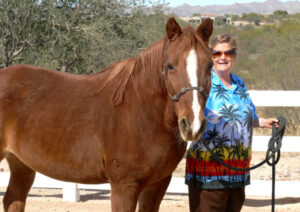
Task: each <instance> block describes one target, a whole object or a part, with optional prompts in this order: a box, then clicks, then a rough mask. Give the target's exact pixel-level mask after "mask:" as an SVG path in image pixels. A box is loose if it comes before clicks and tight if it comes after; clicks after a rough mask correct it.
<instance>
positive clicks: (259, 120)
mask: <svg viewBox="0 0 300 212" xmlns="http://www.w3.org/2000/svg"><path fill="white" fill-rule="evenodd" d="M263 120H264V119H263V118H258V126H259V127H260V128H263Z"/></svg>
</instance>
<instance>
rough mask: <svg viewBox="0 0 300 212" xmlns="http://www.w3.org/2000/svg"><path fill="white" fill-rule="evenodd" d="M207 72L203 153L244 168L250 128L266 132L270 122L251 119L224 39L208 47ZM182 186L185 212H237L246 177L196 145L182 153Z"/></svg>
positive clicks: (230, 44) (231, 48)
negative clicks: (186, 196) (209, 67)
mask: <svg viewBox="0 0 300 212" xmlns="http://www.w3.org/2000/svg"><path fill="white" fill-rule="evenodd" d="M211 47H212V56H213V62H214V65H213V69H212V71H211V72H212V75H211V90H210V93H209V97H208V100H207V103H206V108H205V115H206V119H207V127H206V130H205V132H204V134H203V135H202V138H203V139H208V141H209V143H208V144H209V147H210V148H211V149H212V150H213V151H214V152H215V153H216V154H217V155H218V156H219V157H220V158H221V159H222V160H224V162H225V163H227V164H229V165H231V166H234V167H239V168H247V167H249V165H250V159H251V152H252V151H251V143H252V131H253V127H262V128H272V124H273V123H274V122H275V123H277V124H276V125H277V127H278V126H279V124H278V120H277V119H276V118H268V119H262V118H258V117H257V115H256V110H255V106H254V105H253V103H252V101H251V99H250V96H249V93H248V90H247V88H246V86H245V84H244V82H243V80H242V79H241V78H239V77H238V76H236V75H234V74H233V73H231V69H232V66H233V64H234V62H235V59H236V54H237V43H236V40H235V39H234V38H232V37H231V36H229V35H227V34H223V35H219V36H217V37H216V38H215V39H214V40H213V41H212V43H211ZM186 161H187V162H186V177H185V182H186V184H187V185H188V188H189V202H190V211H193V212H194V211H198V212H199V211H203V212H213V211H214V212H222V211H224V212H225V211H226V212H235V211H240V210H241V208H242V205H243V202H244V200H245V186H246V185H248V184H250V172H241V171H234V170H230V169H228V168H226V167H225V166H223V165H221V164H219V163H218V162H216V160H215V159H214V157H213V156H212V155H211V154H210V153H209V152H208V151H207V149H206V148H205V147H204V145H203V144H202V143H201V140H200V141H198V142H196V143H193V144H192V145H191V146H190V148H189V149H188V151H187V158H186Z"/></svg>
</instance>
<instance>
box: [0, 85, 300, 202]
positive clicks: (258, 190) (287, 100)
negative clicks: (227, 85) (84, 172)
mask: <svg viewBox="0 0 300 212" xmlns="http://www.w3.org/2000/svg"><path fill="white" fill-rule="evenodd" d="M249 93H250V96H251V99H252V101H253V103H254V105H255V106H256V107H260V106H267V107H299V106H300V91H249ZM269 138H270V136H254V138H253V147H252V149H253V151H266V150H267V143H268V141H269ZM281 151H282V152H300V137H297V136H285V137H284V138H283V141H282V148H281ZM9 175H10V174H9V173H8V172H7V173H0V186H7V185H8V181H9ZM33 187H39V188H62V189H63V200H65V201H79V200H80V195H79V190H80V189H96V190H110V185H109V184H101V185H86V184H76V183H67V182H62V181H58V180H54V179H51V178H49V177H46V176H44V175H41V174H37V175H36V179H35V181H34V184H33ZM295 188H300V181H276V196H284V197H300V190H299V189H295ZM167 192H169V193H187V186H185V184H184V178H176V177H173V178H172V180H171V183H170V185H169V187H168V190H167ZM246 194H247V195H263V196H270V194H271V181H263V180H252V182H251V185H249V186H247V187H246Z"/></svg>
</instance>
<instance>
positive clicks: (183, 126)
mask: <svg viewBox="0 0 300 212" xmlns="http://www.w3.org/2000/svg"><path fill="white" fill-rule="evenodd" d="M179 128H180V130H181V132H183V133H184V134H186V135H187V134H188V133H189V132H190V131H191V125H190V123H189V121H188V120H187V119H186V118H183V119H181V121H180V122H179Z"/></svg>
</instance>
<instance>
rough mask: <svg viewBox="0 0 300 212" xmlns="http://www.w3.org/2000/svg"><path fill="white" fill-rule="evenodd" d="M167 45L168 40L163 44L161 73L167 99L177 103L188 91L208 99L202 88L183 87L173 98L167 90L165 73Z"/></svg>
mask: <svg viewBox="0 0 300 212" xmlns="http://www.w3.org/2000/svg"><path fill="white" fill-rule="evenodd" d="M168 45H169V39H167V41H165V42H164V52H163V71H162V74H163V76H164V79H165V85H166V89H167V93H168V95H169V97H170V98H171V99H172V100H173V101H175V102H178V101H179V98H180V96H181V95H183V94H184V93H186V92H187V91H190V90H197V91H198V92H199V93H200V94H202V95H203V96H204V97H205V98H207V97H208V95H207V93H205V92H204V88H203V87H184V88H181V90H180V91H179V92H178V93H177V94H176V95H174V96H172V95H171V94H170V92H169V90H168V76H167V72H166V58H167V48H168Z"/></svg>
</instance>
